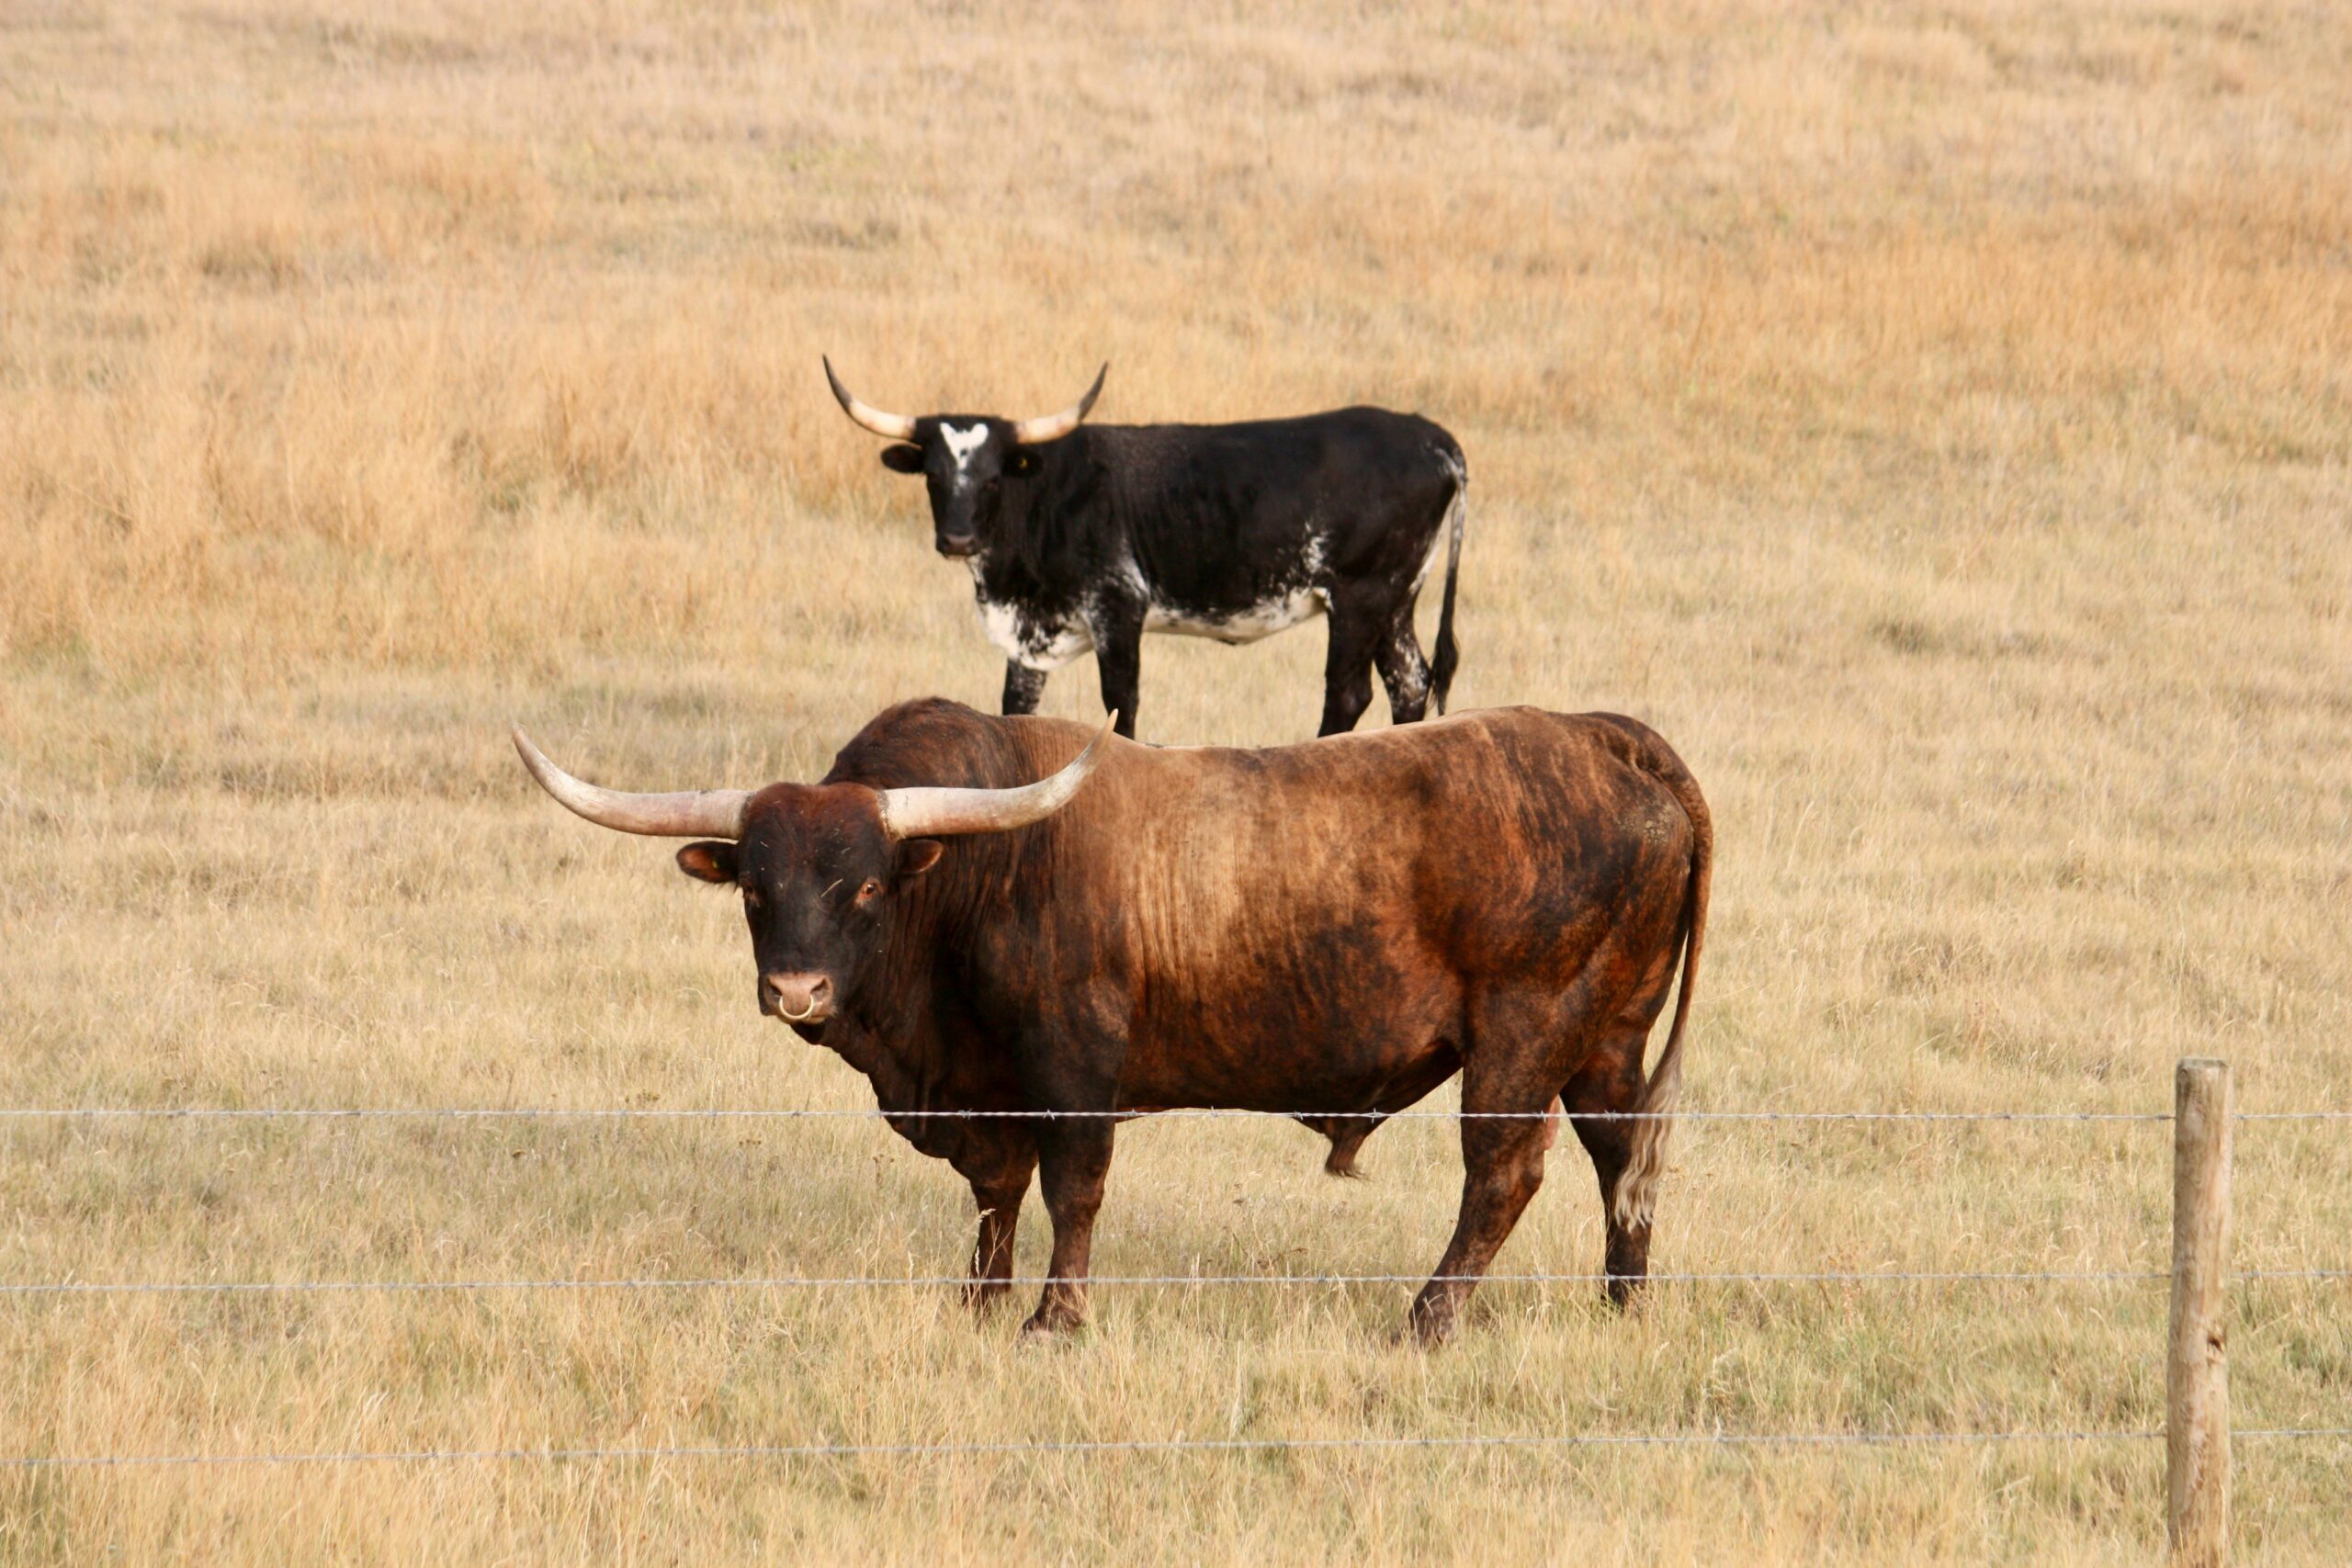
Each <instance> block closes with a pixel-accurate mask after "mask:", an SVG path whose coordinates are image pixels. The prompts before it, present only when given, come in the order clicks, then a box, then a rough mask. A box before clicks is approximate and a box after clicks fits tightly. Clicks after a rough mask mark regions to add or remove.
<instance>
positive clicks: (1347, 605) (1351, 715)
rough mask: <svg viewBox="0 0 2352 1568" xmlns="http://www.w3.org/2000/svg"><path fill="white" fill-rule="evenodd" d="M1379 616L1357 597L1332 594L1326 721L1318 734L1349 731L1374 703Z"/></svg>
mask: <svg viewBox="0 0 2352 1568" xmlns="http://www.w3.org/2000/svg"><path fill="white" fill-rule="evenodd" d="M1379 631H1380V625H1379V617H1378V616H1377V615H1374V614H1372V613H1371V612H1370V611H1369V610H1368V609H1367V608H1366V607H1365V606H1364V605H1363V604H1360V603H1358V602H1356V601H1355V600H1354V599H1353V598H1351V597H1350V596H1348V595H1346V594H1342V593H1334V594H1333V595H1332V596H1331V641H1330V646H1329V649H1327V650H1326V651H1325V653H1324V655H1323V724H1322V728H1318V729H1317V730H1316V732H1315V733H1316V734H1317V735H1345V734H1346V733H1347V732H1348V731H1349V730H1351V729H1353V728H1355V727H1356V720H1358V719H1360V718H1362V717H1363V710H1364V709H1366V708H1368V707H1370V706H1371V705H1372V649H1373V645H1374V643H1375V642H1376V641H1377V640H1378V637H1379Z"/></svg>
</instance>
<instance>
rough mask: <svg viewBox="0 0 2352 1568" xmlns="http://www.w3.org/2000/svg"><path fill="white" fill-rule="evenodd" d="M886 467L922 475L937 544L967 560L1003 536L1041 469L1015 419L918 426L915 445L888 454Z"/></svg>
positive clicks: (948, 419) (941, 417) (931, 421)
mask: <svg viewBox="0 0 2352 1568" xmlns="http://www.w3.org/2000/svg"><path fill="white" fill-rule="evenodd" d="M882 466H883V467H884V468H889V469H891V470H893V471H894V472H897V473H901V474H921V475H922V477H923V482H924V484H925V485H926V486H928V487H929V489H930V491H931V523H932V529H933V536H932V542H933V544H934V545H935V546H936V547H937V548H938V550H939V553H940V554H941V555H943V556H945V557H947V558H950V559H961V558H964V557H967V556H974V555H978V554H979V553H980V552H981V551H983V550H985V549H987V548H988V547H989V544H990V543H991V542H992V541H994V540H995V539H996V538H998V537H999V536H1001V523H1002V519H1003V517H1004V515H1005V512H1006V508H1007V506H1008V504H1018V502H1019V501H1020V499H1021V498H1020V496H1019V494H1018V491H1019V490H1020V482H1019V481H1021V480H1022V479H1025V478H1027V477H1028V476H1029V475H1030V474H1032V473H1035V471H1036V468H1037V455H1036V453H1035V452H1034V451H1031V450H1030V449H1029V448H1027V447H1025V446H1021V445H1020V444H1019V443H1018V441H1017V440H1016V439H1015V426H1014V424H1013V422H1012V421H1011V420H1009V419H991V418H989V417H987V416H985V415H979V414H973V415H965V414H933V415H932V416H931V417H929V418H927V419H919V420H917V421H915V430H914V439H913V440H912V441H910V442H902V443H900V444H899V445H898V446H886V447H884V448H883V449H882Z"/></svg>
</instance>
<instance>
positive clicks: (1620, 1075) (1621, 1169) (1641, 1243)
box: [1560, 1031, 1650, 1307]
mask: <svg viewBox="0 0 2352 1568" xmlns="http://www.w3.org/2000/svg"><path fill="white" fill-rule="evenodd" d="M1644 1033H1646V1031H1645V1032H1644ZM1643 1037H1644V1036H1643V1034H1634V1035H1633V1036H1632V1037H1631V1039H1630V1040H1628V1039H1626V1037H1625V1036H1624V1034H1623V1032H1618V1033H1616V1034H1614V1035H1612V1036H1611V1039H1610V1041H1609V1042H1608V1043H1605V1044H1604V1045H1603V1046H1602V1048H1601V1049H1600V1051H1599V1052H1597V1053H1595V1054H1594V1055H1593V1058H1592V1060H1591V1062H1590V1063H1589V1064H1588V1065H1587V1066H1585V1067H1584V1068H1583V1069H1582V1070H1581V1071H1579V1072H1578V1073H1577V1076H1576V1077H1572V1078H1570V1079H1569V1080H1568V1084H1567V1087H1566V1089H1563V1090H1561V1091H1560V1102H1561V1104H1562V1105H1564V1106H1565V1107H1566V1109H1567V1110H1568V1111H1570V1112H1572V1113H1573V1112H1582V1113H1584V1114H1583V1115H1580V1116H1572V1119H1571V1122H1570V1125H1572V1126H1574V1127H1575V1128H1576V1130H1577V1142H1579V1143H1581V1144H1582V1145H1584V1152H1585V1153H1587V1154H1588V1155H1590V1156H1592V1171H1593V1175H1594V1176H1595V1177H1597V1178H1599V1179H1600V1213H1601V1218H1602V1220H1603V1221H1604V1222H1605V1223H1606V1224H1607V1225H1608V1242H1607V1244H1606V1247H1605V1250H1604V1252H1603V1254H1602V1260H1601V1271H1602V1272H1603V1273H1604V1274H1606V1275H1607V1276H1608V1291H1609V1300H1610V1302H1611V1304H1613V1305H1616V1306H1621V1307H1622V1306H1628V1305H1631V1304H1632V1303H1633V1300H1634V1296H1635V1295H1637V1294H1638V1293H1639V1292H1640V1291H1641V1288H1642V1285H1643V1283H1644V1281H1645V1280H1647V1279H1648V1278H1649V1272H1650V1209H1649V1203H1648V1201H1647V1198H1646V1196H1644V1198H1643V1201H1641V1203H1640V1204H1639V1205H1638V1206H1635V1205H1632V1204H1620V1203H1619V1202H1618V1201H1617V1200H1618V1198H1619V1196H1620V1194H1619V1188H1620V1187H1621V1186H1622V1185H1623V1182H1624V1180H1625V1172H1626V1169H1627V1168H1628V1167H1629V1166H1630V1165H1631V1164H1632V1163H1633V1157H1634V1130H1635V1129H1636V1128H1637V1127H1639V1126H1640V1123H1639V1122H1633V1121H1613V1120H1596V1119H1592V1113H1594V1112H1612V1111H1613V1112H1617V1113H1619V1114H1623V1112H1626V1111H1635V1110H1638V1109H1639V1108H1640V1106H1641V1103H1642V1040H1643ZM1627 1196H1632V1195H1631V1194H1627ZM1621 1213H1622V1214H1623V1218H1621V1217H1620V1215H1621Z"/></svg>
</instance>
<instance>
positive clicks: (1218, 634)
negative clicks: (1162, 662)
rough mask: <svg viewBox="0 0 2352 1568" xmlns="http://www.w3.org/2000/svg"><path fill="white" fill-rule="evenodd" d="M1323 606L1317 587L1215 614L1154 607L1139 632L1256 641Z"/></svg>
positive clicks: (1225, 640)
mask: <svg viewBox="0 0 2352 1568" xmlns="http://www.w3.org/2000/svg"><path fill="white" fill-rule="evenodd" d="M1327 607H1328V606H1327V605H1326V604H1325V601H1324V597H1323V592H1322V590H1320V589H1317V588H1295V589H1293V590H1292V591H1291V592H1288V593H1284V594H1283V595H1282V596H1280V597H1279V598H1273V599H1266V600H1261V601H1260V602H1259V603H1257V604H1251V605H1250V606H1249V607H1248V608H1246V609H1241V610H1235V611H1231V612H1228V613H1227V614H1224V615H1203V614H1201V613H1199V612H1197V611H1193V610H1180V609H1175V608H1172V607H1170V606H1169V605H1166V604H1154V605H1153V606H1152V607H1151V608H1150V609H1149V610H1148V611H1147V612H1146V613H1145V615H1144V621H1143V629H1144V630H1146V631H1148V632H1174V633H1175V634H1176V635H1178V636H1179V637H1214V638H1216V640H1217V641H1218V642H1256V641H1257V640H1258V639H1259V638H1260V637H1271V636H1272V635H1273V634H1274V633H1276V632H1278V631H1283V630H1286V629H1287V628H1289V627H1291V626H1296V625H1298V623H1299V622H1301V621H1305V620H1311V619H1312V618H1314V617H1315V616H1317V615H1321V614H1322V613H1323V612H1324V610H1325V609H1326V608H1327Z"/></svg>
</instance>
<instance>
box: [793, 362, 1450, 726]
mask: <svg viewBox="0 0 2352 1568" xmlns="http://www.w3.org/2000/svg"><path fill="white" fill-rule="evenodd" d="M1109 369H1110V367H1108V366H1105V367H1103V371H1102V372H1100V373H1098V374H1097V375H1096V376H1095V378H1094V385H1093V386H1092V387H1091V389H1088V391H1087V394H1086V396H1085V397H1083V398H1081V399H1080V400H1078V401H1077V402H1076V403H1074V404H1072V405H1071V406H1070V407H1069V408H1067V409H1065V410H1063V411H1062V412H1060V413H1057V414H1048V415H1046V416H1045V417H1043V418H1039V419H1026V420H1008V419H998V418H995V417H993V416H990V415H986V414H929V415H925V416H923V417H922V418H920V419H917V418H910V417H908V416H907V415H904V414H894V413H886V412H882V411H881V410H879V409H876V408H874V407H872V406H871V405H869V404H867V403H865V402H862V401H860V400H858V399H857V398H856V397H854V396H853V395H852V394H851V392H850V390H849V389H847V388H846V387H844V386H842V382H841V378H840V377H838V376H836V375H834V374H833V367H832V363H831V360H827V361H826V362H825V379H826V380H827V381H828V382H829V383H831V387H832V389H833V396H834V397H835V398H837V399H839V400H840V401H841V405H842V410H843V411H844V412H847V413H848V415H849V417H850V418H851V419H853V420H854V421H855V422H856V423H858V424H860V425H861V426H863V427H864V428H865V429H866V430H869V431H871V432H873V433H874V434H876V435H880V436H883V437H885V438H887V439H888V440H890V441H892V442H895V443H898V445H894V446H888V447H885V448H884V449H883V452H882V463H883V466H884V467H885V468H891V469H893V470H895V471H897V472H899V473H902V474H921V475H922V476H923V479H924V480H925V481H926V483H927V484H928V485H929V486H930V490H931V515H932V523H933V528H934V529H935V531H936V532H935V541H934V542H935V543H936V545H937V547H938V549H939V553H940V554H941V555H943V556H945V557H948V558H951V559H958V560H962V561H964V562H965V563H966V564H967V566H969V567H970V569H971V572H972V590H973V594H974V597H975V598H977V599H978V602H979V610H980V619H981V621H982V622H983V624H984V625H985V626H987V628H988V635H989V640H990V641H992V642H994V643H995V644H996V645H997V646H998V647H999V648H1001V649H1003V650H1004V653H1005V670H1004V711H1005V712H1006V713H1008V714H1025V713H1035V711H1036V710H1037V703H1038V699H1039V698H1040V697H1042V696H1043V695H1044V694H1045V690H1046V674H1047V673H1048V672H1049V671H1054V670H1057V669H1059V668H1061V667H1062V666H1063V665H1065V664H1067V663H1069V661H1070V660H1073V659H1075V658H1077V657H1078V656H1079V655H1080V654H1081V653H1084V652H1086V651H1087V650H1089V649H1092V650H1093V652H1094V655H1095V659H1096V661H1097V663H1098V664H1099V666H1100V667H1101V670H1102V675H1103V706H1104V707H1105V708H1107V709H1109V710H1111V711H1112V712H1114V713H1116V714H1117V715H1118V716H1119V718H1118V728H1119V732H1120V733H1121V734H1122V735H1126V736H1133V735H1134V734H1135V722H1136V684H1137V680H1138V669H1139V665H1140V661H1141V652H1142V649H1141V645H1142V641H1143V634H1144V633H1146V632H1177V633H1182V634H1185V635H1188V636H1193V637H1214V638H1216V640H1217V641H1219V642H1255V641H1256V640H1257V639H1258V638H1260V637H1264V636H1266V635H1267V634H1268V633H1270V632H1278V631H1281V630H1283V628H1284V627H1286V626H1295V625H1297V624H1298V623H1299V622H1300V621H1303V620H1306V619H1307V618H1308V617H1310V616H1314V615H1325V614H1329V616H1330V618H1331V638H1330V649H1329V653H1328V654H1327V655H1326V656H1325V660H1324V666H1323V721H1322V728H1320V730H1318V731H1317V733H1319V734H1322V735H1332V734H1337V733H1340V732H1341V731H1344V730H1349V729H1352V728H1355V725H1356V720H1357V719H1359V718H1361V717H1362V716H1363V711H1364V709H1365V708H1367V707H1369V706H1370V705H1372V671H1373V670H1374V669H1375V668H1376V669H1378V670H1379V671H1380V679H1381V682H1382V683H1383V684H1385V686H1386V687H1387V688H1388V705H1389V711H1390V713H1391V714H1392V715H1393V716H1394V717H1395V719H1396V722H1397V723H1399V724H1404V723H1408V722H1410V721H1412V720H1415V719H1418V718H1419V717H1420V716H1421V715H1422V713H1423V712H1424V711H1425V710H1426V708H1427V706H1428V705H1429V703H1430V700H1431V699H1432V698H1434V699H1435V701H1436V704H1437V711H1438V712H1439V713H1441V714H1442V713H1443V712H1444V711H1445V700H1446V693H1447V691H1448V689H1449V688H1450V687H1451V686H1452V684H1453V671H1454V667H1455V665H1456V663H1457V662H1458V656H1457V653H1456V650H1455V646H1454V640H1453V583H1454V574H1455V571H1456V570H1457V569H1458V567H1459V565H1460V563H1461V558H1462V525H1463V513H1464V492H1465V491H1466V489H1467V486H1468V484H1469V472H1468V469H1467V468H1466V467H1465V466H1464V463H1463V460H1462V447H1461V446H1460V445H1459V444H1458V443H1457V442H1456V441H1455V440H1454V439H1453V436H1452V435H1450V434H1447V433H1446V432H1445V431H1444V430H1443V429H1442V428H1441V427H1440V426H1438V425H1436V424H1433V423H1430V421H1428V420H1426V419H1422V418H1420V417H1419V416H1418V415H1415V414H1402V413H1394V412H1390V411H1388V410H1386V409H1375V408H1349V409H1338V410H1334V411H1332V412H1329V413H1318V414H1309V415H1306V416H1305V417H1304V418H1299V419H1279V420H1260V421H1254V422H1252V423H1246V424H1140V425H1115V424H1107V425H1092V424H1081V423H1080V422H1081V421H1083V420H1084V419H1085V417H1086V413H1087V411H1088V410H1090V409H1091V408H1092V407H1093V406H1094V400H1095V399H1096V398H1097V397H1099V396H1100V395H1101V394H1102V391H1103V376H1104V375H1106V374H1108V372H1109ZM1441 528H1442V529H1443V530H1444V539H1443V543H1444V546H1445V597H1444V601H1443V603H1442V606H1441V607H1440V610H1439V614H1438V626H1437V649H1436V658H1435V660H1434V661H1430V660H1424V659H1423V658H1422V656H1421V646H1420V641H1419V638H1418V637H1416V636H1415V634H1414V630H1413V607H1414V604H1415V603H1416V601H1417V600H1418V599H1419V594H1420V590H1421V583H1422V581H1424V580H1425V579H1426V578H1427V577H1428V576H1429V572H1430V568H1431V567H1432V566H1433V565H1435V564H1436V560H1437V554H1438V547H1439V544H1440V542H1441V541H1440V530H1441Z"/></svg>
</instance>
